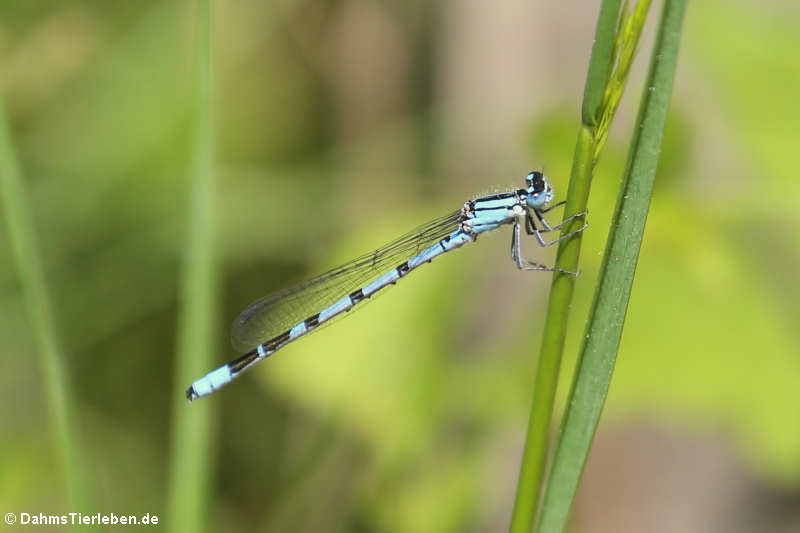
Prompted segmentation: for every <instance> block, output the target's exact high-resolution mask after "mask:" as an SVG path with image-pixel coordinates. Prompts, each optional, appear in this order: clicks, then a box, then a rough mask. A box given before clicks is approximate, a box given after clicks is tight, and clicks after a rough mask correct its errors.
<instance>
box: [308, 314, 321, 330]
mask: <svg viewBox="0 0 800 533" xmlns="http://www.w3.org/2000/svg"><path fill="white" fill-rule="evenodd" d="M305 323H306V329H311V328H313V327H316V325H317V324H319V313H317V314H316V315H313V316H310V317H308V318H306V320H305Z"/></svg>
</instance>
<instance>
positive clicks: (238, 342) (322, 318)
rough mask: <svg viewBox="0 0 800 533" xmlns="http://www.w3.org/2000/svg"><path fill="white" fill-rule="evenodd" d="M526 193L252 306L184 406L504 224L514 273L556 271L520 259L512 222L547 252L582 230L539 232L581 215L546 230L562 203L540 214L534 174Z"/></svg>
mask: <svg viewBox="0 0 800 533" xmlns="http://www.w3.org/2000/svg"><path fill="white" fill-rule="evenodd" d="M525 182H526V188H525V189H518V190H516V191H509V192H504V193H500V194H494V195H491V196H483V197H481V198H476V199H474V200H470V201H468V202H466V203H465V204H464V205H463V207H461V209H459V210H457V211H454V212H452V213H450V214H448V215H445V216H443V217H441V218H437V219H436V220H432V221H431V222H428V223H427V224H423V225H422V226H419V227H418V228H416V229H414V230H412V231H410V232H409V233H407V234H405V235H403V236H402V237H399V238H398V239H396V240H394V241H392V242H390V243H389V244H387V245H385V246H383V247H381V248H378V249H377V250H375V251H374V252H370V253H368V254H364V255H362V256H360V257H357V258H355V259H353V260H352V261H349V262H347V263H345V264H343V265H341V266H338V267H336V268H333V269H331V270H329V271H327V272H325V273H324V274H322V275H320V276H317V277H316V278H313V279H311V280H308V281H306V282H305V283H301V284H300V285H297V286H295V287H292V288H289V289H285V290H283V291H280V292H278V293H275V294H273V295H271V296H267V297H266V298H262V299H261V300H257V301H256V302H254V303H252V304H251V305H250V306H249V307H248V308H247V309H245V310H244V311H243V312H242V314H241V315H239V317H238V318H237V319H236V321H234V323H233V328H232V330H231V339H232V341H233V345H234V347H235V348H237V349H238V350H240V351H242V352H247V353H245V354H244V355H243V356H241V357H239V358H238V359H235V360H233V361H231V362H230V363H228V364H226V365H224V366H221V367H220V368H218V369H216V370H214V371H212V372H209V373H208V374H206V375H205V376H204V377H202V378H200V379H198V380H197V381H195V382H194V383H192V386H191V387H189V389H188V390H187V391H186V397H187V398H188V399H189V400H194V399H197V398H199V397H201V396H207V395H209V394H211V393H212V392H214V391H215V390H217V389H219V388H220V387H222V386H224V385H227V384H228V383H230V382H231V381H233V379H234V378H237V377H239V375H241V374H242V372H244V371H245V370H247V369H248V368H250V367H251V366H253V365H254V364H256V363H257V362H259V361H261V360H262V359H266V358H267V357H269V356H270V355H272V354H273V353H275V352H276V351H278V350H280V349H281V348H283V347H284V346H286V345H287V344H289V343H290V342H292V341H293V340H295V339H297V338H299V337H302V336H303V335H307V334H309V333H311V332H313V331H315V330H317V329H318V328H320V327H321V326H322V325H323V324H325V323H326V322H329V321H330V320H332V319H334V318H335V317H338V316H343V313H345V312H347V311H350V310H351V309H353V307H355V306H357V305H358V304H359V303H360V302H363V301H364V300H366V299H367V298H370V297H371V296H373V295H374V294H375V293H377V292H378V291H380V290H381V289H383V288H384V287H386V286H388V285H393V284H394V283H395V282H396V281H397V280H399V279H400V278H402V277H405V276H406V275H407V274H408V273H409V272H411V271H412V270H414V269H415V268H417V267H419V266H420V265H423V264H425V263H430V262H431V260H432V259H433V258H434V257H436V256H438V255H441V254H443V253H445V252H449V251H450V250H455V249H456V248H458V247H460V246H462V245H464V244H466V243H468V242H472V241H474V240H476V239H477V237H478V235H480V234H481V233H486V232H487V231H491V230H494V229H497V228H499V227H500V226H502V225H505V224H511V225H512V226H513V228H512V231H511V259H512V260H513V261H514V262H515V263H516V265H517V267H518V268H519V269H520V270H544V271H551V272H552V271H557V272H562V273H564V274H572V275H574V274H575V273H574V272H567V271H565V270H561V269H559V268H554V267H549V266H545V265H542V264H539V263H535V262H533V261H528V260H527V259H523V258H522V253H521V251H520V219H522V218H524V224H525V231H526V233H527V234H528V235H534V236H535V237H536V240H537V241H538V243H539V245H541V246H550V245H552V244H555V243H557V242H559V241H561V240H563V239H566V238H569V237H572V236H573V235H575V234H576V233H579V232H581V231H583V230H584V229H585V228H586V224H584V225H583V227H581V228H579V229H577V230H575V231H572V232H570V233H567V234H565V235H563V236H561V237H559V238H557V239H555V240H552V241H545V239H544V237H542V233H545V232H549V231H554V230H557V229H559V228H561V226H563V225H564V224H566V223H567V222H569V221H571V220H573V219H575V218H577V217H582V216H585V215H586V212H585V211H584V212H583V213H578V214H575V215H572V216H569V217H567V218H565V219H564V220H563V221H562V222H561V223H559V224H556V225H554V226H551V225H550V224H548V222H547V220H545V218H544V214H545V213H547V212H548V211H550V210H551V209H554V208H556V207H558V206H560V205H562V204H564V202H559V203H557V204H554V205H552V206H550V207H545V206H547V204H548V203H549V202H551V201H552V200H553V188H552V187H551V186H550V184H549V183H548V182H547V179H546V178H545V176H544V175H543V174H542V173H541V172H531V173H529V174H528V175H527V176H526V177H525Z"/></svg>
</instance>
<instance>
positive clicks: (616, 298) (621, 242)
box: [538, 0, 686, 533]
mask: <svg viewBox="0 0 800 533" xmlns="http://www.w3.org/2000/svg"><path fill="white" fill-rule="evenodd" d="M685 7H686V3H685V0H666V2H665V4H664V10H663V12H662V17H661V22H660V25H659V30H658V36H657V38H656V43H655V46H654V49H653V55H652V58H651V62H650V71H649V74H648V77H647V85H646V87H645V90H644V94H643V96H642V101H641V104H640V108H639V115H638V118H637V122H636V124H637V126H636V130H635V133H634V136H633V139H632V141H631V148H630V152H629V155H628V164H627V167H626V171H625V175H624V177H623V183H622V188H621V189H620V194H619V198H618V200H617V206H616V209H615V212H614V217H613V219H612V223H611V230H610V234H609V239H608V243H607V245H606V252H605V256H604V259H603V264H602V267H601V272H600V279H599V283H598V286H597V291H596V293H595V297H594V301H593V303H592V309H591V311H590V315H589V321H588V324H587V329H586V337H585V341H584V344H583V349H582V352H581V354H580V359H579V363H578V368H577V374H576V377H575V381H574V382H573V386H572V390H571V391H570V399H569V402H568V407H567V412H566V414H565V416H564V421H563V425H562V431H561V434H560V438H559V442H558V444H557V447H556V452H555V455H554V458H553V465H552V470H551V473H550V478H549V481H548V485H547V491H546V492H545V495H544V499H543V505H542V513H541V520H540V523H539V528H538V531H539V532H543V533H545V532H546V533H549V532H560V531H563V530H564V528H565V527H566V523H567V519H568V516H569V510H570V507H571V505H572V501H573V499H574V496H575V492H576V490H577V488H578V483H579V481H580V477H581V474H582V472H583V467H584V464H585V462H586V457H587V456H588V454H589V448H590V446H591V443H592V439H593V437H594V433H595V430H596V428H597V424H598V422H599V419H600V414H601V411H602V409H603V404H604V402H605V398H606V395H607V393H608V387H609V384H610V381H611V375H612V372H613V369H614V362H615V359H616V354H617V350H618V348H619V342H620V338H621V336H622V326H623V324H624V320H625V313H626V310H627V307H628V299H629V297H630V292H631V286H632V285H633V276H634V273H635V270H636V261H637V258H638V255H639V249H640V246H641V242H642V235H643V234H644V226H645V222H646V220H647V211H648V209H649V206H650V197H651V195H652V192H653V181H654V178H655V172H656V167H657V165H658V156H659V153H660V148H661V139H662V136H663V133H664V124H665V122H666V117H667V109H668V108H669V101H670V95H671V93H672V82H673V78H674V74H675V65H676V63H677V57H678V45H679V41H680V33H681V24H682V21H683V14H684V11H685Z"/></svg>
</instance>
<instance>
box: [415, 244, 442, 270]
mask: <svg viewBox="0 0 800 533" xmlns="http://www.w3.org/2000/svg"><path fill="white" fill-rule="evenodd" d="M443 253H444V249H442V246H441V245H440V244H439V243H438V242H437V243H436V244H434V245H433V246H431V247H430V248H428V249H427V250H425V251H424V252H422V253H421V254H419V255H416V256H414V257H412V258H411V259H409V260H408V267H409V269H414V268H417V267H418V266H419V265H421V264H423V263H427V262H428V261H430V260H431V259H433V258H434V257H436V256H437V255H440V254H443Z"/></svg>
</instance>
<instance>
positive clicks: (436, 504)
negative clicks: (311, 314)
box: [0, 0, 800, 532]
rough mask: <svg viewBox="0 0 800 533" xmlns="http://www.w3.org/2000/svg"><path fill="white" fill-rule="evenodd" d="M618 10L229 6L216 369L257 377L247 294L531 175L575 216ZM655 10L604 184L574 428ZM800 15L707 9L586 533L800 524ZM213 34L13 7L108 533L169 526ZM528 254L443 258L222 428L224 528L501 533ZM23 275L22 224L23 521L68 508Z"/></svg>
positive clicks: (25, 117) (218, 402) (222, 87)
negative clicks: (592, 64)
mask: <svg viewBox="0 0 800 533" xmlns="http://www.w3.org/2000/svg"><path fill="white" fill-rule="evenodd" d="M598 6H599V3H598V2H590V3H586V2H583V1H579V0H569V1H566V2H557V1H554V0H551V1H545V2H528V1H522V0H511V1H509V2H502V3H500V4H499V5H498V4H495V3H492V2H488V1H478V0H470V1H464V2H443V3H442V2H435V1H431V0H416V1H412V2H388V1H378V0H339V1H336V2H325V1H322V0H282V1H279V2H254V1H241V2H216V3H215V7H214V12H213V26H214V33H213V56H214V71H213V83H214V113H215V135H216V139H217V143H218V153H217V175H218V177H219V192H218V195H217V198H216V205H217V209H218V215H219V216H218V221H219V237H218V241H217V257H218V259H219V274H220V291H219V302H220V306H219V309H218V312H217V316H218V322H217V323H216V324H215V328H214V331H213V336H214V338H215V339H216V342H215V347H216V352H215V353H217V354H218V355H217V356H216V360H215V363H219V364H222V363H223V362H225V361H227V360H229V359H230V358H232V357H233V356H235V355H237V354H236V353H234V352H233V351H232V349H231V348H230V347H229V345H228V341H227V338H228V327H229V324H230V323H231V321H232V320H233V319H234V318H235V317H236V316H237V314H238V312H239V311H240V310H241V309H243V308H244V307H245V306H246V305H247V304H248V303H249V302H250V301H252V300H253V299H256V298H258V297H261V296H263V295H265V294H268V293H269V292H271V291H273V290H276V289H279V288H281V287H284V286H287V285H289V284H292V283H295V282H299V281H301V280H303V279H304V278H307V277H310V276H312V275H314V274H317V273H319V272H321V271H324V270H326V269H327V268H329V267H331V266H333V265H335V264H338V263H340V262H342V261H344V260H347V259H349V258H351V256H354V255H357V254H359V253H361V252H364V251H367V250H370V249H372V248H374V247H376V246H378V245H380V244H381V243H383V242H386V241H388V240H390V239H392V238H393V237H395V236H397V235H399V234H401V233H404V232H405V231H407V230H408V229H410V228H412V227H414V226H416V225H417V224H420V223H422V222H424V221H426V220H429V219H432V218H435V217H437V216H439V215H441V214H444V213H446V212H449V211H450V210H452V209H454V208H457V207H458V206H459V205H461V203H462V202H464V201H465V200H466V199H468V198H469V197H471V196H474V195H477V194H483V193H489V192H492V191H495V190H501V189H505V188H510V187H518V186H520V185H521V183H522V178H523V176H524V174H525V173H526V172H527V171H528V170H529V169H533V168H544V170H545V172H546V173H547V175H548V176H549V178H550V180H551V181H552V182H553V184H554V186H555V189H556V193H557V194H558V195H559V197H563V192H564V191H565V189H566V185H567V183H566V180H567V176H568V173H569V167H570V161H571V156H572V149H573V146H574V140H575V134H576V132H577V119H578V113H579V102H580V98H581V94H582V90H583V83H584V76H585V73H586V66H587V61H588V57H589V52H590V47H591V44H592V36H593V32H594V23H595V19H596V15H597V9H598ZM659 8H660V4H659V3H658V2H656V4H655V5H654V6H653V10H652V12H651V19H650V23H649V33H648V36H647V38H646V39H645V42H644V44H643V47H642V49H641V53H640V56H639V58H638V60H637V68H636V69H635V70H634V72H633V74H632V77H631V84H630V85H629V90H628V92H627V94H626V96H625V98H624V100H623V104H622V108H621V112H620V116H619V119H618V121H617V123H616V124H615V126H614V128H613V130H612V135H611V138H610V141H609V144H608V145H607V148H606V150H605V153H604V155H603V157H602V160H601V163H600V166H599V168H598V173H597V176H596V179H595V181H594V185H593V191H592V197H591V202H590V212H591V215H590V223H591V227H590V229H589V230H588V231H587V232H586V234H585V239H584V246H583V257H582V275H581V276H580V278H579V279H578V283H577V293H576V300H575V303H574V306H573V309H572V319H573V320H572V322H571V329H570V333H569V340H568V343H567V349H566V354H567V355H566V356H567V360H566V361H565V367H564V370H565V373H564V376H565V378H564V380H563V383H564V384H565V386H564V387H562V391H561V392H562V394H561V396H562V402H563V396H564V394H563V393H564V391H565V390H566V388H567V387H566V385H568V381H569V377H568V376H569V373H570V372H569V371H570V370H571V367H572V364H573V362H574V356H575V354H576V352H577V350H578V347H579V342H580V338H581V335H582V328H583V321H584V319H585V316H586V313H587V309H588V305H589V302H590V298H591V294H592V288H593V285H594V281H595V279H596V275H597V270H598V267H599V263H600V259H601V254H602V248H603V243H604V240H605V235H606V233H607V231H608V225H609V220H610V216H611V211H612V209H613V205H614V201H615V197H616V192H615V191H616V188H617V187H618V184H619V180H620V175H621V172H622V168H623V165H624V158H625V152H626V149H627V139H628V138H629V136H630V131H631V128H632V118H633V116H634V114H635V109H636V106H637V104H638V99H639V95H640V94H641V90H642V80H643V73H644V66H645V64H646V62H647V60H648V59H649V49H650V44H651V42H652V34H653V31H652V30H653V25H654V22H655V20H656V18H657V15H658V12H659ZM799 20H800V7H799V6H798V4H797V3H796V2H792V1H790V0H783V1H781V0H772V1H769V2H757V1H755V0H750V1H745V0H735V1H732V2H723V1H721V0H708V1H705V2H694V3H691V4H690V6H689V9H688V11H687V14H686V21H685V29H684V35H683V41H682V49H681V55H680V60H679V64H678V74H677V77H676V82H675V91H674V97H673V103H672V108H671V113H670V120H669V125H668V129H667V132H666V137H665V141H664V147H663V152H662V161H661V166H660V169H659V174H658V178H657V182H656V190H655V195H654V198H653V202H652V209H651V213H650V216H649V220H648V224H647V230H646V234H645V240H644V245H643V249H642V253H641V256H640V262H639V266H638V269H637V277H636V281H635V285H634V290H633V296H632V300H631V303H630V308H629V312H628V315H627V324H626V327H625V332H624V335H623V341H622V347H621V350H620V353H619V359H618V362H617V369H616V374H615V377H614V380H613V383H612V388H611V393H610V397H609V401H608V403H607V408H606V411H605V414H604V417H603V420H602V423H601V427H600V430H599V432H598V435H597V439H596V445H595V447H594V449H593V452H592V455H591V457H590V461H589V464H588V467H587V471H586V474H585V476H584V483H583V486H582V488H581V491H580V494H579V497H578V500H577V502H576V506H575V511H574V517H573V522H572V530H573V531H577V532H583V531H592V532H593V531H603V532H604V531H615V532H624V531H711V532H713V531H726V532H731V531H733V532H736V531H797V530H798V529H800V411H799V410H798V406H799V405H800V357H799V354H800V328H798V324H800V311H798V304H797V302H798V301H800V284H798V283H797V280H798V278H797V272H798V267H800V233H798V231H797V227H798V225H797V223H798V218H799V217H800V209H798V207H800V202H799V201H798V193H800V185H798V184H799V183H800V182H799V181H798V180H797V179H796V172H797V170H796V169H797V168H800V150H798V149H797V147H798V143H799V142H800V134H798V128H797V125H798V124H800V106H797V105H796V103H797V95H798V94H800V62H798V61H797V50H800V33H798V32H797V25H798V21H799ZM194 24H195V12H194V11H193V7H192V5H191V3H184V2H178V1H171V0H166V1H158V0H148V1H143V2H135V3H134V2H124V3H118V2H99V1H89V0H85V1H74V0H73V1H63V2H57V3H50V2H30V1H27V0H13V1H12V0H6V1H4V2H2V4H0V88H1V89H2V96H3V98H4V101H5V105H6V108H7V114H8V116H9V120H10V124H11V129H12V133H13V136H14V142H15V144H16V149H17V152H18V156H19V159H20V164H21V167H22V172H23V174H24V176H25V178H26V179H25V181H26V186H27V189H28V193H29V199H30V203H31V207H32V209H33V214H34V216H35V224H36V227H35V229H36V231H37V234H38V237H39V240H40V245H41V253H42V256H43V259H44V261H45V266H46V275H47V280H48V286H49V289H50V291H51V293H52V297H53V305H54V310H55V316H56V321H57V326H58V331H59V333H60V337H61V339H62V342H63V344H64V347H65V351H66V353H67V355H66V361H65V366H66V368H67V370H68V377H69V380H70V383H71V385H72V389H73V390H74V392H75V396H76V397H75V401H76V409H77V414H78V425H79V428H78V431H79V432H80V434H81V437H82V440H83V442H84V443H85V446H86V454H87V456H88V464H87V470H86V478H87V483H88V488H89V489H90V491H91V493H92V496H93V505H94V508H93V509H91V510H89V511H92V512H98V511H99V512H117V513H145V512H150V513H156V514H159V515H160V516H161V519H162V523H168V522H169V516H167V515H166V514H165V513H166V503H165V502H166V498H167V491H168V485H169V479H168V478H169V471H170V464H169V447H170V438H171V428H172V417H173V416H174V415H173V412H172V405H173V403H174V398H175V396H176V395H181V394H183V390H182V389H183V388H181V389H177V388H175V386H174V379H173V376H174V367H175V355H174V354H175V346H176V324H177V318H176V317H177V313H178V309H179V302H178V296H177V295H178V294H179V287H180V283H181V275H182V270H181V266H182V257H183V253H184V244H185V241H186V238H185V237H186V234H187V223H188V212H189V210H188V207H189V206H188V202H189V197H190V196H189V192H190V177H189V173H190V172H189V169H190V165H189V154H190V147H191V135H192V134H191V131H192V130H191V125H192V120H191V102H192V94H193V80H194V77H193V76H194V74H193V64H194V62H193V61H194V60H193V46H194V45H193V42H194V31H195V30H194V28H195V26H194ZM526 244H527V255H528V256H530V257H533V258H538V259H539V260H541V261H543V262H552V260H553V257H552V251H549V250H541V249H538V247H537V246H535V245H534V244H533V242H526ZM508 245H509V235H508V234H507V232H498V234H495V235H491V236H487V237H485V238H482V239H481V240H480V242H479V243H477V244H476V245H472V246H469V247H466V248H464V249H461V250H459V251H458V252H456V253H453V254H448V255H447V256H445V257H443V258H441V259H439V260H437V261H436V262H435V263H434V264H433V265H431V266H430V267H426V268H424V269H421V270H420V271H417V272H415V273H414V274H413V275H412V276H411V278H410V279H409V280H408V281H405V282H403V283H401V284H398V287H397V288H393V289H392V290H391V291H388V293H387V294H386V295H384V296H382V297H381V298H379V299H378V300H377V301H376V302H375V303H371V304H370V305H369V306H368V310H367V311H363V312H359V313H356V314H355V315H354V316H353V317H352V318H350V319H349V320H346V321H342V322H340V323H338V324H337V325H336V326H335V327H332V328H326V329H325V330H323V331H322V332H320V333H318V334H317V335H313V336H311V337H310V338H308V339H305V340H303V341H302V342H298V343H296V344H292V345H291V346H290V347H287V348H285V349H284V350H283V351H282V352H281V353H280V354H278V355H277V356H276V357H274V358H272V359H270V360H269V361H267V362H265V363H262V364H261V365H259V366H258V367H257V368H256V369H254V370H253V371H251V372H250V373H248V375H247V376H246V377H243V378H241V379H240V380H238V381H237V383H236V384H235V385H234V386H231V387H229V388H227V389H225V390H224V391H222V392H220V393H218V394H217V395H215V396H213V397H211V398H210V399H207V400H204V401H207V402H213V403H214V404H215V407H214V412H215V414H214V420H215V426H214V431H213V432H212V435H213V443H214V444H213V449H214V453H213V454H212V456H213V461H212V462H211V463H210V464H208V469H209V471H210V475H211V477H212V494H211V498H210V505H209V506H208V508H207V513H208V522H207V523H208V528H209V530H225V531H265V532H285V531H297V532H300V531H309V532H311V531H342V532H349V531H354V532H361V531H383V532H406V531H414V532H446V531H453V532H456V531H458V532H471V531H475V532H478V531H505V530H506V528H507V525H508V519H509V514H510V510H511V505H512V501H513V494H514V490H515V484H516V477H517V468H518V464H519V459H520V454H521V447H522V444H523V440H524V428H525V425H526V422H527V416H528V412H529V408H530V405H529V403H530V398H531V387H532V383H533V372H534V369H535V367H536V357H537V353H538V342H539V338H540V334H541V330H542V319H543V315H544V313H543V311H544V307H545V306H546V298H547V289H548V284H549V276H548V275H538V274H534V273H522V272H519V271H518V270H517V269H516V268H515V267H514V265H513V264H512V262H511V260H510V259H509V257H508ZM13 265H14V263H13V261H12V260H11V256H10V243H9V240H8V234H7V228H6V227H5V224H0V347H1V348H0V351H1V352H2V357H0V390H2V393H0V394H2V402H0V421H2V422H1V423H0V503H2V509H0V511H3V512H7V511H14V512H21V511H25V510H27V511H30V512H39V511H42V512H65V511H71V510H73V509H70V508H69V502H68V498H67V496H66V489H65V481H64V479H63V474H62V473H61V470H60V466H59V462H58V454H57V453H56V452H55V450H54V441H53V437H52V431H51V427H50V425H49V418H48V407H47V402H46V395H45V387H44V385H43V371H42V369H41V367H40V365H39V358H38V357H37V355H36V349H35V344H34V342H33V333H32V329H31V325H30V321H29V319H28V318H27V315H26V312H25V308H24V306H23V303H22V301H21V295H20V290H19V283H18V273H17V272H16V270H15V268H14V266H13ZM209 370H210V368H209ZM194 407H195V406H194V405H190V404H188V403H187V404H186V407H185V408H186V409H192V408H194ZM173 525H174V524H173ZM4 527H5V526H4ZM42 529H43V530H45V529H46V528H42Z"/></svg>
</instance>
